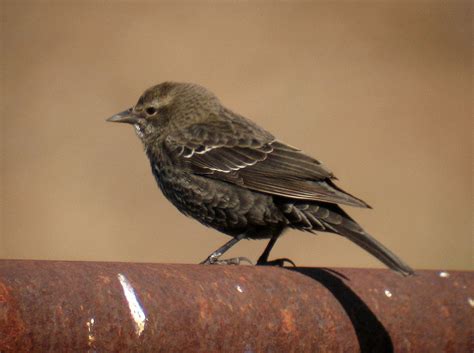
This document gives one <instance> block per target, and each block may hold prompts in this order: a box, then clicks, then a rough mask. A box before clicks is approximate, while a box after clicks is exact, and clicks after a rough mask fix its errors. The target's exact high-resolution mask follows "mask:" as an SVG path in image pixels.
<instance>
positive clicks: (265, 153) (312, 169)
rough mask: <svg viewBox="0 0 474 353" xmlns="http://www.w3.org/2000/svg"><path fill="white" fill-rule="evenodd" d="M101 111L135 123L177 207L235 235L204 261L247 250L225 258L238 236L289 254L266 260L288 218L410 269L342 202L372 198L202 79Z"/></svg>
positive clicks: (169, 84) (289, 224)
mask: <svg viewBox="0 0 474 353" xmlns="http://www.w3.org/2000/svg"><path fill="white" fill-rule="evenodd" d="M107 121H109V122H115V123H126V124H131V125H133V126H134V128H135V131H136V134H137V135H138V137H139V139H140V140H141V141H142V143H143V145H144V149H145V152H146V155H147V156H148V159H149V161H150V166H151V170H152V173H153V175H154V177H155V179H156V182H157V184H158V186H159V188H160V189H161V191H162V193H163V194H164V196H165V197H166V198H167V199H168V200H169V201H170V202H171V203H172V204H173V205H174V206H175V207H176V208H177V209H178V210H179V211H181V212H182V213H183V214H184V215H186V216H189V217H192V218H194V219H196V220H197V221H199V222H200V223H202V224H204V225H205V226H208V227H211V228H214V229H216V230H218V231H220V232H222V233H224V234H226V235H228V236H230V237H231V239H230V240H229V241H228V242H226V243H225V244H224V245H223V246H221V247H220V248H218V249H217V250H215V251H214V252H212V253H211V254H210V255H209V256H208V257H207V258H206V259H205V260H204V261H202V262H201V263H202V264H239V263H240V262H241V261H243V260H248V259H247V258H245V257H238V258H233V259H227V260H223V259H221V256H222V255H223V254H224V253H225V252H226V251H227V250H229V249H230V248H231V247H232V246H234V245H235V244H236V243H238V242H239V241H240V240H242V239H268V240H269V241H268V244H267V246H266V247H265V249H264V251H263V253H262V254H261V256H260V257H259V258H258V260H257V263H256V264H257V265H277V266H284V264H285V263H286V262H290V263H292V264H294V263H293V262H292V261H291V260H289V259H286V258H283V259H275V260H269V255H270V251H271V250H272V248H273V246H274V245H275V242H276V241H277V240H278V238H279V237H280V236H281V235H282V234H283V233H284V231H285V230H287V229H291V228H292V229H297V230H301V231H305V232H310V233H316V232H329V233H334V234H337V235H340V236H343V237H345V238H347V239H349V240H350V241H352V242H353V243H355V244H357V245H358V246H360V247H361V248H363V249H365V250H366V251H367V252H369V253H370V254H372V255H373V256H375V257H376V258H377V259H378V260H379V261H381V262H382V263H383V264H385V265H386V266H387V267H388V268H390V269H392V270H394V271H396V272H398V273H400V274H401V275H404V276H408V275H411V274H413V273H414V272H413V270H412V269H411V268H410V267H409V266H408V265H407V264H405V263H404V262H403V261H402V260H401V259H400V258H398V257H397V256H396V255H395V254H394V253H393V252H391V251H390V250H389V249H388V248H386V247H385V246H384V245H382V244H381V243H380V242H379V241H377V240H376V239H375V238H374V237H372V236H371V235H370V234H368V233H367V232H366V231H365V230H364V229H363V228H362V227H361V226H360V225H359V224H358V223H357V222H356V221H355V220H354V219H352V218H351V217H350V216H349V215H348V214H347V213H346V212H345V211H344V210H343V209H342V208H341V205H342V206H354V207H362V208H371V207H370V206H369V205H368V204H367V203H366V202H364V201H362V200H361V199H359V198H357V197H355V196H353V195H351V194H349V193H347V192H345V191H344V190H343V189H341V188H340V187H339V186H337V185H336V184H335V181H336V180H337V178H336V177H335V176H334V174H333V173H332V172H331V171H330V170H329V169H328V168H327V167H326V166H325V165H323V164H322V163H321V162H320V161H318V160H317V159H315V158H313V157H311V156H309V155H307V154H305V153H304V152H302V151H301V150H300V149H298V148H296V147H293V146H291V145H289V144H286V143H284V142H282V141H280V140H279V139H277V138H275V137H274V136H273V135H272V134H271V133H270V132H268V131H267V130H265V129H263V128H262V127H260V126H258V125H257V124H256V123H254V122H253V121H251V120H249V119H247V118H246V117H244V116H242V115H239V114H237V113H235V112H233V111H232V110H230V109H229V108H227V107H226V106H224V105H223V104H222V103H221V101H220V100H219V98H218V97H217V96H216V95H215V94H214V93H212V92H211V91H210V90H208V89H206V88H205V87H203V86H201V85H198V84H193V83H182V82H173V81H166V82H162V83H160V84H157V85H155V86H153V87H151V88H148V89H147V90H146V91H145V92H144V93H143V94H142V95H141V96H140V98H139V99H138V102H137V103H136V104H135V105H134V106H132V107H131V108H129V109H127V110H125V111H122V112H120V113H118V114H115V115H113V116H112V117H110V118H109V119H107Z"/></svg>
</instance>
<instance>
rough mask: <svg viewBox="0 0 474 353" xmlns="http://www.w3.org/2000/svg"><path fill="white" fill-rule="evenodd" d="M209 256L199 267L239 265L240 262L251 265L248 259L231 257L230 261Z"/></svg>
mask: <svg viewBox="0 0 474 353" xmlns="http://www.w3.org/2000/svg"><path fill="white" fill-rule="evenodd" d="M213 255H214V254H212V255H211V256H209V257H208V258H207V259H206V260H204V261H202V262H201V265H240V264H241V263H242V262H248V263H249V264H251V265H253V263H252V261H250V260H249V259H248V258H246V257H243V256H239V257H233V258H231V259H223V260H221V259H219V256H213Z"/></svg>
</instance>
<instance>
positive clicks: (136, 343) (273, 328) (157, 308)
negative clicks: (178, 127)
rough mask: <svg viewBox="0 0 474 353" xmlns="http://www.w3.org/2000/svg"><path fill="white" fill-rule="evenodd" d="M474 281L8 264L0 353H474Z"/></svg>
mask: <svg viewBox="0 0 474 353" xmlns="http://www.w3.org/2000/svg"><path fill="white" fill-rule="evenodd" d="M473 279H474V274H473V273H472V272H454V271H453V272H439V271H418V272H417V275H416V276H413V277H409V278H403V277H401V276H399V275H397V274H394V273H392V272H389V271H387V270H362V269H337V270H328V269H315V268H296V269H281V268H272V267H253V266H217V265H216V266H203V265H172V264H169V265H164V264H137V263H101V262H62V261H21V260H0V352H2V353H6V352H166V353H173V352H205V353H212V352H225V353H232V352H239V353H242V352H244V353H250V352H255V353H260V352H275V353H276V352H283V353H290V352H311V353H315V352H327V353H330V352H364V353H365V352H377V353H384V352H430V353H433V352H469V351H472V345H471V344H472V342H471V341H470V340H471V339H472V336H473V326H472V324H473V313H474V308H473V306H474V281H473Z"/></svg>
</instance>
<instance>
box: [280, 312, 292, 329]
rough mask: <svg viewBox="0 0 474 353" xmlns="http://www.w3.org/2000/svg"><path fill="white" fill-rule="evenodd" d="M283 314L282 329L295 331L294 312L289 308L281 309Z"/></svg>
mask: <svg viewBox="0 0 474 353" xmlns="http://www.w3.org/2000/svg"><path fill="white" fill-rule="evenodd" d="M281 316H282V323H283V326H282V329H283V332H285V333H291V332H293V331H295V319H294V317H293V313H292V312H291V311H290V310H288V309H283V310H281Z"/></svg>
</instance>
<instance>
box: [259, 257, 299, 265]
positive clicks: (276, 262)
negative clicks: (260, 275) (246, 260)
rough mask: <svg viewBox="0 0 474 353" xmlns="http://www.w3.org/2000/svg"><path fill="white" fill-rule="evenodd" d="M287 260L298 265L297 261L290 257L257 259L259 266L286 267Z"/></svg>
mask: <svg viewBox="0 0 474 353" xmlns="http://www.w3.org/2000/svg"><path fill="white" fill-rule="evenodd" d="M285 262H288V263H289V264H291V265H292V266H293V267H296V265H295V263H294V262H293V261H291V260H290V259H287V258H282V259H275V260H271V261H268V260H258V261H257V266H278V267H285Z"/></svg>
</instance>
